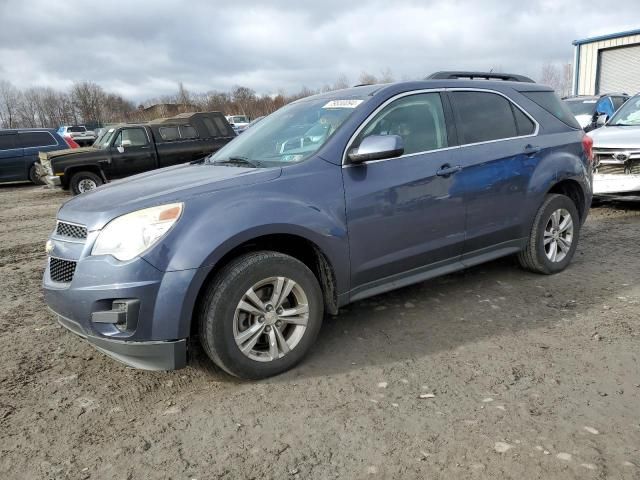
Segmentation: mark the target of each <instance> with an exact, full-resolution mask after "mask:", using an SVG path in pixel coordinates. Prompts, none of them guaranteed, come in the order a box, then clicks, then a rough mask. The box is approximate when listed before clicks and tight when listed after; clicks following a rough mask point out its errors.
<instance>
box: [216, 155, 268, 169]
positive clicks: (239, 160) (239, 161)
mask: <svg viewBox="0 0 640 480" xmlns="http://www.w3.org/2000/svg"><path fill="white" fill-rule="evenodd" d="M225 164H226V165H246V166H248V167H251V168H258V167H260V162H258V161H253V160H249V159H248V158H247V157H240V156H236V157H229V158H226V159H224V160H215V161H214V162H213V165H225Z"/></svg>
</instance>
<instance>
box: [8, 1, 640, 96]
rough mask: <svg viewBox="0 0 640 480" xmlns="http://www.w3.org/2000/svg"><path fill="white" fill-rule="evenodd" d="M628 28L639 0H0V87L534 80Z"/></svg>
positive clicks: (150, 92)
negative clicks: (0, 83) (449, 77)
mask: <svg viewBox="0 0 640 480" xmlns="http://www.w3.org/2000/svg"><path fill="white" fill-rule="evenodd" d="M609 7H611V8H609ZM636 28H640V1H638V0H615V1H612V2H602V1H591V0H581V1H576V0H571V1H565V0H529V1H527V2H512V1H506V0H505V1H498V0H475V1H467V0H422V1H410V0H407V1H403V0H385V1H378V0H358V1H353V2H351V1H348V0H314V1H304V0H276V1H260V2H259V1H251V0H236V1H233V0H232V1H229V0H225V1H224V2H218V1H206V0H188V1H181V0H171V1H169V0H153V1H151V0H149V1H142V0H139V1H136V0H123V1H121V0H109V1H86V0H85V1H82V2H75V0H68V1H65V2H58V1H55V0H0V79H4V80H9V81H10V82H12V83H13V84H14V85H16V86H18V87H21V88H25V87H30V86H51V87H54V88H59V89H66V88H68V87H69V86H70V85H71V84H72V83H73V82H75V81H81V80H91V81H94V82H97V83H99V84H100V85H101V86H103V87H104V88H105V89H107V90H109V91H115V92H117V93H120V94H122V95H124V96H126V97H128V98H130V99H133V100H142V99H145V98H149V97H155V96H160V95H163V94H170V93H174V92H175V91H176V89H177V84H178V82H183V83H184V85H185V86H186V87H187V88H188V89H189V90H194V91H208V90H227V89H229V88H231V87H232V86H234V85H244V86H248V87H251V88H253V89H254V90H256V91H257V92H259V93H264V94H268V93H273V92H276V91H278V90H280V89H282V90H284V91H287V92H292V91H296V90H299V89H300V88H301V87H302V86H303V85H305V86H308V87H310V88H319V87H321V86H322V85H323V84H325V83H333V82H334V81H335V80H336V79H337V78H338V76H339V75H341V74H345V75H346V76H347V77H348V78H349V81H350V82H351V83H357V79H358V76H359V75H360V72H362V71H363V70H364V71H368V72H371V73H373V74H376V75H377V74H379V73H380V72H381V71H382V70H383V69H386V68H389V69H390V70H391V71H392V72H393V74H394V76H395V77H396V79H398V80H400V79H404V78H406V79H409V78H421V77H423V76H425V75H427V74H429V73H431V72H433V71H436V70H444V69H467V70H471V69H473V70H476V69H480V70H484V69H490V68H492V67H493V68H496V67H498V68H501V69H502V70H505V71H511V72H514V73H523V74H527V75H530V76H532V77H534V78H536V77H537V76H539V74H540V70H541V67H542V65H543V64H544V63H545V62H558V63H560V62H561V63H566V62H570V61H571V60H572V56H573V49H572V46H571V41H572V40H574V39H576V38H584V37H588V36H592V35H597V34H604V33H611V32H618V31H624V30H631V29H636Z"/></svg>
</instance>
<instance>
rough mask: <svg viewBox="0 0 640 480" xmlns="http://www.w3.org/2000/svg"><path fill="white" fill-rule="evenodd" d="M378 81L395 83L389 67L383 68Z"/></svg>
mask: <svg viewBox="0 0 640 480" xmlns="http://www.w3.org/2000/svg"><path fill="white" fill-rule="evenodd" d="M378 81H379V83H393V81H394V78H393V73H391V69H390V68H389V67H386V68H383V69H382V70H381V71H380V78H379V79H378Z"/></svg>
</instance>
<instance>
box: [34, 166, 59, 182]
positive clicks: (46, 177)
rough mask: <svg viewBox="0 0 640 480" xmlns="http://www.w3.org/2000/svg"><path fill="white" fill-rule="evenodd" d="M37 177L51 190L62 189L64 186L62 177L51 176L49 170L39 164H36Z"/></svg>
mask: <svg viewBox="0 0 640 480" xmlns="http://www.w3.org/2000/svg"><path fill="white" fill-rule="evenodd" d="M36 175H37V176H38V178H40V180H42V181H43V182H44V183H46V184H47V185H48V186H49V187H51V188H56V187H60V186H61V185H62V182H61V181H60V177H59V176H57V175H51V173H50V171H49V169H47V168H46V167H45V166H44V165H42V164H41V163H39V162H36Z"/></svg>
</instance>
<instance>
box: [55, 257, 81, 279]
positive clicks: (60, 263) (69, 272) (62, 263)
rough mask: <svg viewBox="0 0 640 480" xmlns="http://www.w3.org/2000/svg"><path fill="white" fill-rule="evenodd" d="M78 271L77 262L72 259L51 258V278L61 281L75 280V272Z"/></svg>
mask: <svg viewBox="0 0 640 480" xmlns="http://www.w3.org/2000/svg"><path fill="white" fill-rule="evenodd" d="M75 271H76V262H74V261H71V260H63V259H62V258H55V257H50V258H49V274H50V275H51V280H53V281H54V282H60V283H69V282H71V280H73V274H74V273H75Z"/></svg>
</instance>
